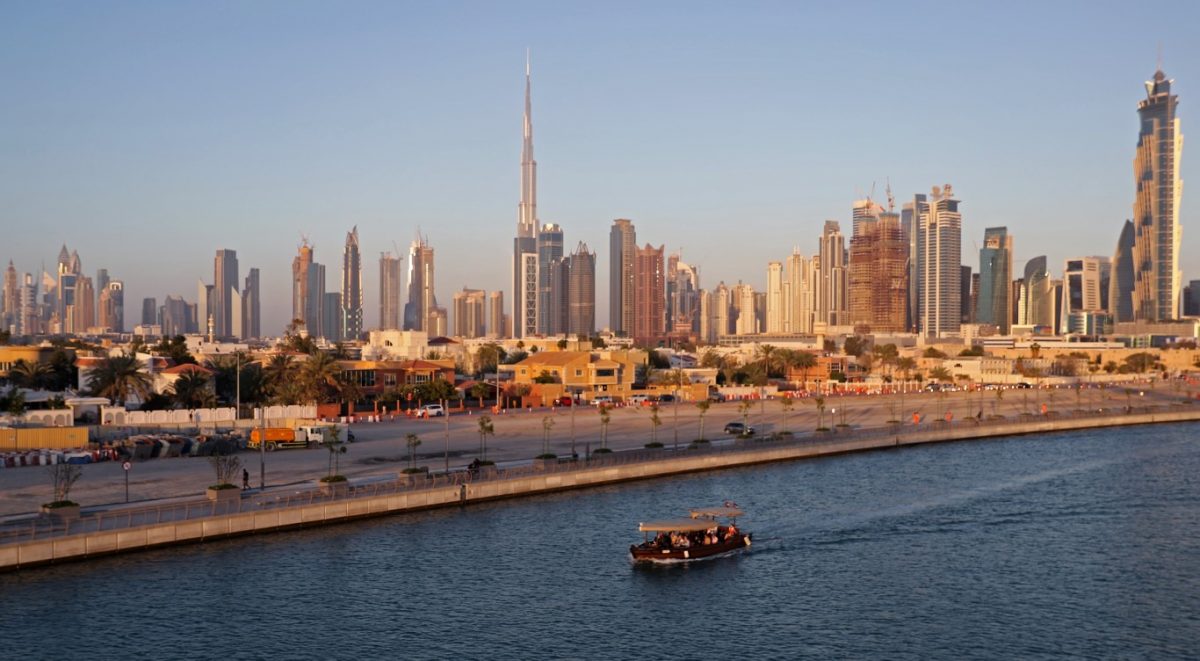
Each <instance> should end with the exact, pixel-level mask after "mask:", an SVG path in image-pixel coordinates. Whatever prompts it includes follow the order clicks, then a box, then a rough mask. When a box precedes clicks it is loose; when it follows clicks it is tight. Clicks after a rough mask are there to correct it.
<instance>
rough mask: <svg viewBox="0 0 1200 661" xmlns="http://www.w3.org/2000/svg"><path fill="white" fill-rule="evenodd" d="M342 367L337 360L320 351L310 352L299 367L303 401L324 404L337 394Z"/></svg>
mask: <svg viewBox="0 0 1200 661" xmlns="http://www.w3.org/2000/svg"><path fill="white" fill-rule="evenodd" d="M341 371H342V368H341V366H339V365H338V363H337V360H336V359H335V358H334V357H333V356H331V355H329V354H327V353H325V352H323V351H321V352H317V353H315V354H312V355H311V356H309V357H308V360H306V361H304V364H303V365H302V366H301V368H300V384H301V392H302V393H303V394H304V397H305V401H307V402H316V403H318V404H324V403H328V402H330V401H332V400H333V399H334V397H336V396H337V392H338V390H339V388H340V385H341V382H340V381H339V379H338V377H339V376H340V375H341Z"/></svg>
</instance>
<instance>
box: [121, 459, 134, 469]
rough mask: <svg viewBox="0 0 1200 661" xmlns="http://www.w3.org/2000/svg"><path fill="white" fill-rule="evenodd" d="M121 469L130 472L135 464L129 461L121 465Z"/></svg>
mask: <svg viewBox="0 0 1200 661" xmlns="http://www.w3.org/2000/svg"><path fill="white" fill-rule="evenodd" d="M121 468H124V469H125V470H129V469H130V468H133V464H131V463H129V462H128V461H127V462H125V463H123V464H121Z"/></svg>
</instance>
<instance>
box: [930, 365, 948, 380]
mask: <svg viewBox="0 0 1200 661" xmlns="http://www.w3.org/2000/svg"><path fill="white" fill-rule="evenodd" d="M929 378H931V379H933V380H935V381H939V382H940V381H953V380H954V377H953V376H951V374H950V370H948V369H946V368H945V367H935V368H933V369H931V370H929Z"/></svg>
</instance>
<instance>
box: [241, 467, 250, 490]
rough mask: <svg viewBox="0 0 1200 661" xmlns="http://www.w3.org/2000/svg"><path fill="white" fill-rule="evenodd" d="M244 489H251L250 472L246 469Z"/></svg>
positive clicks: (243, 475) (243, 470) (243, 479)
mask: <svg viewBox="0 0 1200 661" xmlns="http://www.w3.org/2000/svg"><path fill="white" fill-rule="evenodd" d="M242 488H243V489H249V488H250V471H248V470H246V469H245V468H243V469H242Z"/></svg>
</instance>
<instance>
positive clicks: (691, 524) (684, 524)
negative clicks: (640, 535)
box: [638, 519, 714, 532]
mask: <svg viewBox="0 0 1200 661" xmlns="http://www.w3.org/2000/svg"><path fill="white" fill-rule="evenodd" d="M713 525H714V524H713V522H712V521H699V520H696V519H667V520H664V521H646V522H645V523H642V524H641V525H639V526H638V530H639V531H641V532H700V531H702V530H708V529H709V528H712V527H713Z"/></svg>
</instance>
